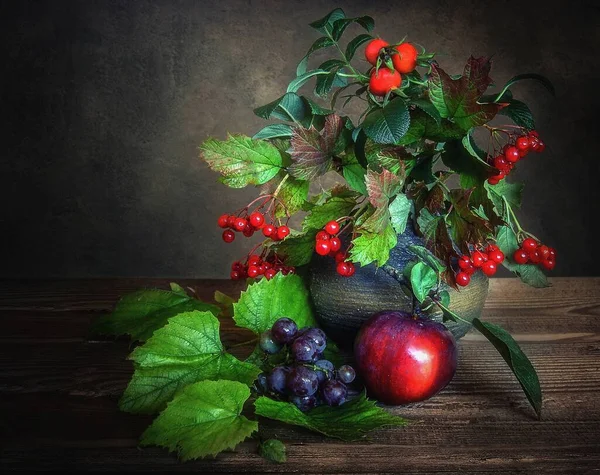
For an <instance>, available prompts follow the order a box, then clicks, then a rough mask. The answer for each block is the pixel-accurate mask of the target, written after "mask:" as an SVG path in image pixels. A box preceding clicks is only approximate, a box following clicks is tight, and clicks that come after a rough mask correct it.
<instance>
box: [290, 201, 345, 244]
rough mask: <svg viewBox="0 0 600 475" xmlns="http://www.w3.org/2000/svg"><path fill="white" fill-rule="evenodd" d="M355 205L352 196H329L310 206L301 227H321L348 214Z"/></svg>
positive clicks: (307, 228)
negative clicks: (325, 199) (312, 206)
mask: <svg viewBox="0 0 600 475" xmlns="http://www.w3.org/2000/svg"><path fill="white" fill-rule="evenodd" d="M355 205H356V201H355V200H354V199H352V198H346V197H335V196H334V197H332V198H329V199H328V200H327V201H325V202H324V203H322V204H321V205H319V206H315V207H314V208H312V210H311V212H310V213H309V214H308V215H307V216H306V217H305V218H304V221H302V229H303V230H305V231H307V230H318V229H321V228H323V226H325V225H326V224H327V222H329V221H331V220H332V219H337V218H340V217H342V216H348V215H349V214H350V211H352V209H353V208H354V206H355ZM287 239H289V238H287ZM287 239H286V240H287ZM284 242H285V241H284ZM313 247H314V243H313Z"/></svg>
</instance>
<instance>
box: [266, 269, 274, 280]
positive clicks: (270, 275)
mask: <svg viewBox="0 0 600 475" xmlns="http://www.w3.org/2000/svg"><path fill="white" fill-rule="evenodd" d="M275 274H277V271H276V270H275V269H267V270H266V271H265V278H266V279H267V280H271V279H272V278H273V277H275Z"/></svg>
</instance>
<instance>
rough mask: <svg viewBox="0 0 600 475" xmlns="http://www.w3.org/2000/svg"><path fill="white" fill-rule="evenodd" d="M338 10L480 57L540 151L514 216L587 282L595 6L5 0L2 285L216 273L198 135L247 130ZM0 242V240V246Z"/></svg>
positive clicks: (457, 60) (213, 187)
mask: <svg viewBox="0 0 600 475" xmlns="http://www.w3.org/2000/svg"><path fill="white" fill-rule="evenodd" d="M336 6H341V7H343V8H344V9H345V10H346V12H347V14H349V15H359V14H369V15H371V16H373V17H374V18H375V21H376V33H378V34H380V35H382V36H383V37H385V38H388V39H389V40H390V41H392V40H398V39H400V38H402V37H403V36H404V35H405V34H408V35H409V38H410V39H411V40H413V41H416V42H419V43H422V44H425V45H426V46H427V48H428V49H429V50H432V51H437V52H439V53H441V55H440V57H439V61H440V63H441V64H442V65H443V66H444V67H445V68H448V69H450V70H451V71H452V72H459V71H460V69H461V67H462V65H463V64H464V61H465V60H466V58H467V57H468V56H469V54H471V53H473V54H475V55H492V54H493V55H494V69H493V77H494V78H495V80H496V81H497V82H498V83H503V82H504V81H505V80H507V79H508V78H509V77H511V76H512V75H513V74H515V73H518V72H532V71H535V72H539V73H542V74H544V75H546V76H548V77H549V78H551V80H552V81H553V82H554V84H555V86H556V89H557V98H556V99H552V98H551V97H550V96H549V95H547V94H546V93H545V91H544V90H543V89H542V88H541V87H539V86H537V85H535V84H522V85H519V86H517V87H516V88H515V92H516V95H518V96H520V97H522V98H523V99H524V100H526V101H527V102H529V103H530V105H531V107H532V110H533V112H534V114H535V116H536V117H537V122H538V130H539V131H540V132H541V134H542V136H543V138H544V140H545V141H546V143H547V145H548V147H547V149H546V152H545V153H544V154H543V155H541V156H536V157H532V158H531V159H528V160H527V162H526V163H525V164H523V166H522V167H520V169H519V170H518V171H517V172H516V173H515V178H516V179H519V180H526V181H527V186H526V194H525V204H524V207H523V211H522V216H523V222H524V223H525V224H526V225H527V227H528V229H530V230H531V231H532V232H533V233H534V234H538V235H540V236H543V237H544V238H545V239H546V240H547V241H548V243H549V244H551V245H554V246H556V247H557V248H558V249H559V260H558V266H557V269H556V271H555V274H557V275H592V274H596V275H597V274H598V267H597V265H596V263H595V262H594V259H595V261H597V258H595V257H594V256H595V255H596V254H597V253H595V252H594V249H596V245H597V243H596V236H595V235H593V234H592V219H594V218H596V217H597V214H598V213H597V211H596V207H597V206H598V203H599V202H600V200H599V192H598V185H597V180H598V177H599V173H598V172H599V171H600V169H599V166H598V160H599V158H598V153H597V150H598V146H597V142H596V140H597V137H598V135H597V134H598V129H597V126H598V121H596V115H597V114H598V110H599V105H600V104H599V102H600V101H599V99H598V98H599V94H598V92H597V91H598V89H597V81H598V78H599V77H600V74H599V73H600V66H599V62H598V61H597V53H598V49H599V47H600V41H599V40H600V28H599V26H600V25H599V14H598V13H599V10H598V6H597V2H594V1H589V2H584V3H579V4H578V2H576V1H571V2H565V3H564V6H563V7H560V8H558V9H557V8H556V7H551V6H550V5H549V4H548V2H538V1H531V2H527V1H519V0H516V1H513V0H505V1H495V2H482V1H477V0H473V1H470V2H447V1H433V0H403V1H389V0H388V1H342V0H339V1H329V0H327V1H324V0H318V1H317V0H286V1H252V0H202V1H200V0H197V1H193V0H188V1H183V0H182V1H176V0H155V1H142V0H135V1H134V0H130V1H125V0H112V1H99V0H95V1H94V0H79V1H59V0H54V1H31V0H20V1H19V0H14V1H12V2H11V1H3V2H1V3H0V36H1V37H2V39H1V41H0V48H2V51H1V53H2V61H0V82H1V84H2V86H1V87H2V103H1V107H2V109H1V115H0V116H1V119H0V120H1V121H2V123H1V124H0V136H1V139H2V160H1V163H0V193H1V195H2V204H3V211H2V230H3V233H4V236H5V237H7V238H8V239H7V240H8V243H7V244H5V246H3V248H2V264H1V266H0V269H1V271H0V272H1V274H0V276H2V277H14V276H21V277H50V276H66V277H79V276H109V275H110V276H116V275H122V276H132V275H136V276H194V277H225V276H226V275H227V274H228V268H229V263H230V262H231V261H232V260H233V259H235V258H236V257H238V256H241V255H242V253H243V250H244V248H246V247H247V246H248V245H249V243H248V242H244V241H242V240H236V242H235V243H233V244H231V245H228V246H227V245H225V244H223V243H222V241H221V240H220V232H218V230H217V229H216V227H215V221H216V218H217V217H218V215H219V214H220V213H221V212H223V211H228V210H234V209H236V208H238V207H240V206H241V205H243V204H244V203H245V202H247V201H248V200H249V199H250V198H251V197H253V196H254V193H255V191H254V190H251V189H248V190H241V191H233V190H230V189H227V188H225V187H223V186H221V185H219V184H217V182H216V178H217V176H216V175H215V174H214V173H212V172H211V171H210V170H209V169H207V167H206V166H204V165H203V164H202V163H200V161H199V160H198V158H197V145H198V144H199V143H200V142H201V141H202V140H203V139H204V138H205V137H207V136H208V135H214V136H217V137H224V136H225V134H226V132H227V131H232V132H239V133H246V134H249V135H252V134H253V133H254V132H255V131H256V130H258V128H259V127H261V126H262V125H264V121H262V120H261V119H258V118H257V117H255V116H254V115H253V113H252V108H253V107H256V106H258V105H262V104H264V103H266V102H269V101H271V100H272V99H274V98H276V97H277V96H278V95H280V94H281V92H282V91H283V90H284V87H285V86H286V84H287V83H288V82H289V80H290V79H291V78H292V75H293V74H294V71H295V66H296V63H297V61H298V60H299V58H301V57H302V55H303V54H304V52H305V51H306V50H307V49H308V47H309V46H310V45H311V44H312V42H313V41H314V40H315V39H316V38H317V33H316V32H314V31H313V30H312V29H310V28H309V27H308V26H307V24H308V23H309V22H310V21H312V20H314V19H316V18H319V17H321V16H323V15H324V14H326V13H327V12H328V11H329V10H331V9H332V8H334V7H336ZM5 242H6V241H5Z"/></svg>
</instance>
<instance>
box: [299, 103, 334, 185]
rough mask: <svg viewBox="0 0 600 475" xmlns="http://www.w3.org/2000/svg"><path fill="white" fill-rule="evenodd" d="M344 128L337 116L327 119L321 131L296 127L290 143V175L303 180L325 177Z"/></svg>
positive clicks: (330, 116) (332, 115)
mask: <svg viewBox="0 0 600 475" xmlns="http://www.w3.org/2000/svg"><path fill="white" fill-rule="evenodd" d="M343 127H344V123H343V121H342V119H341V117H340V116H338V115H336V114H331V115H328V116H327V117H326V118H325V125H324V127H323V130H321V131H318V130H317V129H315V128H314V127H311V128H310V129H305V128H301V127H296V128H295V129H294V131H293V134H292V139H291V142H290V145H291V148H290V152H289V153H290V156H291V158H292V166H291V167H290V168H289V172H290V174H291V175H292V176H294V177H295V178H300V179H302V180H311V179H314V178H316V177H318V176H321V175H324V174H325V173H326V172H327V171H328V170H329V169H330V168H331V161H332V159H333V150H334V148H335V143H336V141H337V139H338V137H339V136H340V133H341V132H342V129H343Z"/></svg>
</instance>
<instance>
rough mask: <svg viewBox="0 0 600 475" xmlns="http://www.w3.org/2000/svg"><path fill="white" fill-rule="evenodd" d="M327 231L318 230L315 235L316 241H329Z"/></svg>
mask: <svg viewBox="0 0 600 475" xmlns="http://www.w3.org/2000/svg"><path fill="white" fill-rule="evenodd" d="M330 237H331V236H329V233H328V232H327V231H319V232H318V233H317V235H316V236H315V240H316V241H329V238H330Z"/></svg>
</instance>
